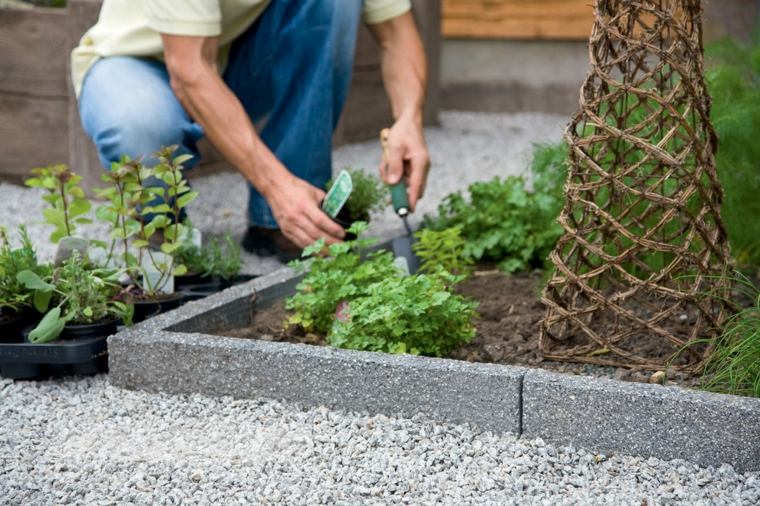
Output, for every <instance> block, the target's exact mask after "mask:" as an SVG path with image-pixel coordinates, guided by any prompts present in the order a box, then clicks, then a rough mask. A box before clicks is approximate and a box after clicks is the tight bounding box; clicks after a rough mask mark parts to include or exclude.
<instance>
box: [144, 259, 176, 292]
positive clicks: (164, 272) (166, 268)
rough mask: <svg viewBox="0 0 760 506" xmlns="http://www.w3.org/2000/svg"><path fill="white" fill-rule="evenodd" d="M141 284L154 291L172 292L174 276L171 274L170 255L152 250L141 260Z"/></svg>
mask: <svg viewBox="0 0 760 506" xmlns="http://www.w3.org/2000/svg"><path fill="white" fill-rule="evenodd" d="M142 267H143V279H142V284H143V286H144V287H146V288H150V289H151V290H153V291H155V292H156V293H165V294H171V293H174V276H173V275H172V274H171V268H172V257H171V255H166V254H164V253H161V252H158V251H153V252H151V253H150V254H149V255H145V257H144V258H143V261H142Z"/></svg>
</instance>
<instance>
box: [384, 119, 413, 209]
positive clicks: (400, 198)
mask: <svg viewBox="0 0 760 506" xmlns="http://www.w3.org/2000/svg"><path fill="white" fill-rule="evenodd" d="M389 134H390V130H388V129H387V128H383V129H382V130H380V145H381V146H382V147H383V161H384V162H385V173H386V174H387V173H388V160H389V159H390V147H389V146H388V135H389ZM388 189H389V190H390V192H391V202H392V203H393V209H394V210H395V211H396V214H398V215H399V216H401V217H404V216H406V215H407V214H409V197H408V196H407V194H406V185H405V184H404V181H403V180H402V181H399V182H398V183H396V184H394V185H389V186H388Z"/></svg>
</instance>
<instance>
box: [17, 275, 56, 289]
mask: <svg viewBox="0 0 760 506" xmlns="http://www.w3.org/2000/svg"><path fill="white" fill-rule="evenodd" d="M16 281H18V282H19V283H22V284H23V285H24V286H25V287H26V288H28V289H29V290H40V291H43V292H50V291H53V290H54V289H55V286H54V285H51V284H50V283H47V282H45V281H43V280H42V278H40V277H39V276H38V275H37V273H35V272H32V271H30V270H23V271H21V272H19V273H18V274H17V275H16Z"/></svg>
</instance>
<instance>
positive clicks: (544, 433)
mask: <svg viewBox="0 0 760 506" xmlns="http://www.w3.org/2000/svg"><path fill="white" fill-rule="evenodd" d="M522 410H523V423H522V428H523V435H525V436H526V437H541V438H543V439H545V440H547V441H550V442H552V443H556V444H562V445H569V446H574V447H577V448H586V449H588V450H593V451H598V452H601V453H625V454H631V455H640V456H643V457H657V458H660V459H664V460H671V459H684V460H688V461H690V462H694V463H696V464H700V465H702V466H710V465H713V466H717V465H720V464H721V463H724V462H726V463H729V464H732V465H733V466H734V467H735V468H736V469H739V470H747V471H749V470H754V471H756V470H758V469H760V399H753V398H748V397H739V396H735V395H723V394H714V393H709V392H702V391H698V390H689V389H685V388H680V387H674V386H661V385H649V384H645V383H628V382H623V381H617V380H612V379H607V378H591V377H583V376H571V375H566V374H558V373H552V372H548V371H542V370H530V371H528V372H527V373H526V374H525V377H524V379H523V395H522Z"/></svg>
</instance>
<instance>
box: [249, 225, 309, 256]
mask: <svg viewBox="0 0 760 506" xmlns="http://www.w3.org/2000/svg"><path fill="white" fill-rule="evenodd" d="M240 246H242V248H243V249H244V250H245V251H247V252H248V253H255V254H257V255H259V256H273V255H277V259H278V260H279V261H280V262H283V263H287V262H290V261H291V260H295V259H297V258H300V257H301V251H303V250H301V248H299V247H298V246H296V245H295V243H294V242H293V241H291V240H290V239H288V238H287V237H285V234H283V233H282V232H280V229H278V228H274V229H272V228H263V227H258V226H256V225H250V226H249V227H248V230H246V232H245V235H244V236H243V240H242V241H241V242H240Z"/></svg>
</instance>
